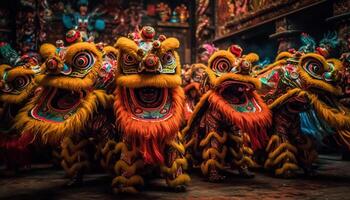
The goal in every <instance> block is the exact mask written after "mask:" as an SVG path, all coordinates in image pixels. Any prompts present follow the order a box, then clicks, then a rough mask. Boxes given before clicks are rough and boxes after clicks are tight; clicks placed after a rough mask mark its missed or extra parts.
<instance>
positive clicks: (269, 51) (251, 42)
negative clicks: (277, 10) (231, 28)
mask: <svg viewBox="0 0 350 200" xmlns="http://www.w3.org/2000/svg"><path fill="white" fill-rule="evenodd" d="M331 16H333V8H332V2H331V1H326V2H324V3H322V4H319V5H316V6H313V7H309V8H306V9H304V10H300V11H298V12H296V13H293V14H291V15H289V16H287V18H288V19H291V20H292V22H293V23H295V24H297V27H298V29H299V30H300V31H301V32H305V33H308V34H309V35H311V36H312V37H314V38H315V40H316V41H317V42H319V41H320V40H321V39H322V38H323V36H324V35H325V34H326V33H327V32H328V31H334V27H333V25H332V24H330V23H327V22H326V19H327V18H329V17H331ZM274 33H275V21H271V22H268V23H264V24H262V25H259V26H256V27H254V28H251V29H247V30H244V31H242V32H240V33H237V34H234V35H232V36H230V37H227V38H224V39H220V40H218V41H216V42H215V44H216V45H217V46H218V47H220V48H223V49H226V48H227V47H228V46H229V45H231V44H238V45H240V46H242V48H243V49H244V52H245V53H248V52H256V53H258V54H259V55H260V58H261V59H264V58H270V59H273V58H274V57H275V56H276V54H277V50H278V41H277V39H276V38H270V37H269V36H270V35H272V34H274ZM294 37H297V38H296V41H297V43H296V44H294V45H295V47H299V46H300V40H299V38H300V33H299V34H297V35H295V36H294Z"/></svg>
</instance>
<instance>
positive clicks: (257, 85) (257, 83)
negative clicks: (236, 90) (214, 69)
mask: <svg viewBox="0 0 350 200" xmlns="http://www.w3.org/2000/svg"><path fill="white" fill-rule="evenodd" d="M226 80H235V81H240V82H244V83H251V84H253V85H254V86H255V88H256V89H260V88H261V82H260V80H259V79H257V78H253V77H251V76H249V75H242V74H234V73H227V74H224V75H222V76H220V77H218V78H216V80H215V82H214V83H215V86H219V85H220V84H221V83H223V82H224V81H226Z"/></svg>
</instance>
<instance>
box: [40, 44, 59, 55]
mask: <svg viewBox="0 0 350 200" xmlns="http://www.w3.org/2000/svg"><path fill="white" fill-rule="evenodd" d="M39 52H40V55H41V56H42V57H43V58H48V57H49V56H52V55H54V54H55V52H56V47H55V46H54V45H53V44H50V43H44V44H42V45H41V46H40V50H39Z"/></svg>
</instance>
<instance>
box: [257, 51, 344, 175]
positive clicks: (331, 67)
mask: <svg viewBox="0 0 350 200" xmlns="http://www.w3.org/2000/svg"><path fill="white" fill-rule="evenodd" d="M340 71H342V63H341V62H340V61H339V60H337V59H325V58H324V57H323V56H321V55H319V54H316V53H300V52H295V53H294V54H291V53H289V52H282V53H280V54H279V55H278V56H277V58H276V61H275V63H273V64H271V65H269V66H267V67H266V68H265V69H263V70H262V71H260V72H259V75H258V77H259V78H260V80H261V81H262V85H263V87H262V89H261V90H260V91H259V93H260V94H261V95H262V97H263V98H264V100H265V101H266V103H267V104H268V105H269V107H270V109H272V111H273V122H274V123H273V127H272V129H271V132H270V141H269V143H268V145H267V147H266V151H267V153H268V157H267V160H266V162H265V168H268V169H273V170H274V172H275V175H277V176H280V177H291V176H294V175H295V171H296V170H297V169H298V168H299V167H301V168H302V169H303V170H304V171H305V173H307V174H313V170H312V163H313V162H314V161H315V160H316V158H317V152H316V148H315V141H316V140H318V142H322V139H323V138H324V137H326V136H327V135H330V134H333V135H334V137H335V138H337V139H338V140H339V143H340V144H342V145H344V146H347V147H349V136H350V135H349V125H350V117H349V110H348V109H346V108H345V107H344V106H342V105H341V104H340V103H339V102H338V101H337V100H336V98H335V97H336V96H339V95H341V93H342V91H341V88H340V87H339V86H338V82H339V72H340ZM302 128H303V129H302Z"/></svg>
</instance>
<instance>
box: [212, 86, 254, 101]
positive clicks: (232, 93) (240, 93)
mask: <svg viewBox="0 0 350 200" xmlns="http://www.w3.org/2000/svg"><path fill="white" fill-rule="evenodd" d="M252 91H254V86H253V85H252V84H250V83H245V82H240V81H234V80H226V81H224V82H223V83H221V84H220V85H219V86H217V92H218V93H219V94H220V95H221V96H222V97H223V98H224V99H225V100H226V101H228V102H229V103H230V104H238V105H239V104H245V103H246V102H247V101H248V98H249V97H248V95H249V93H251V92H252Z"/></svg>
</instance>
